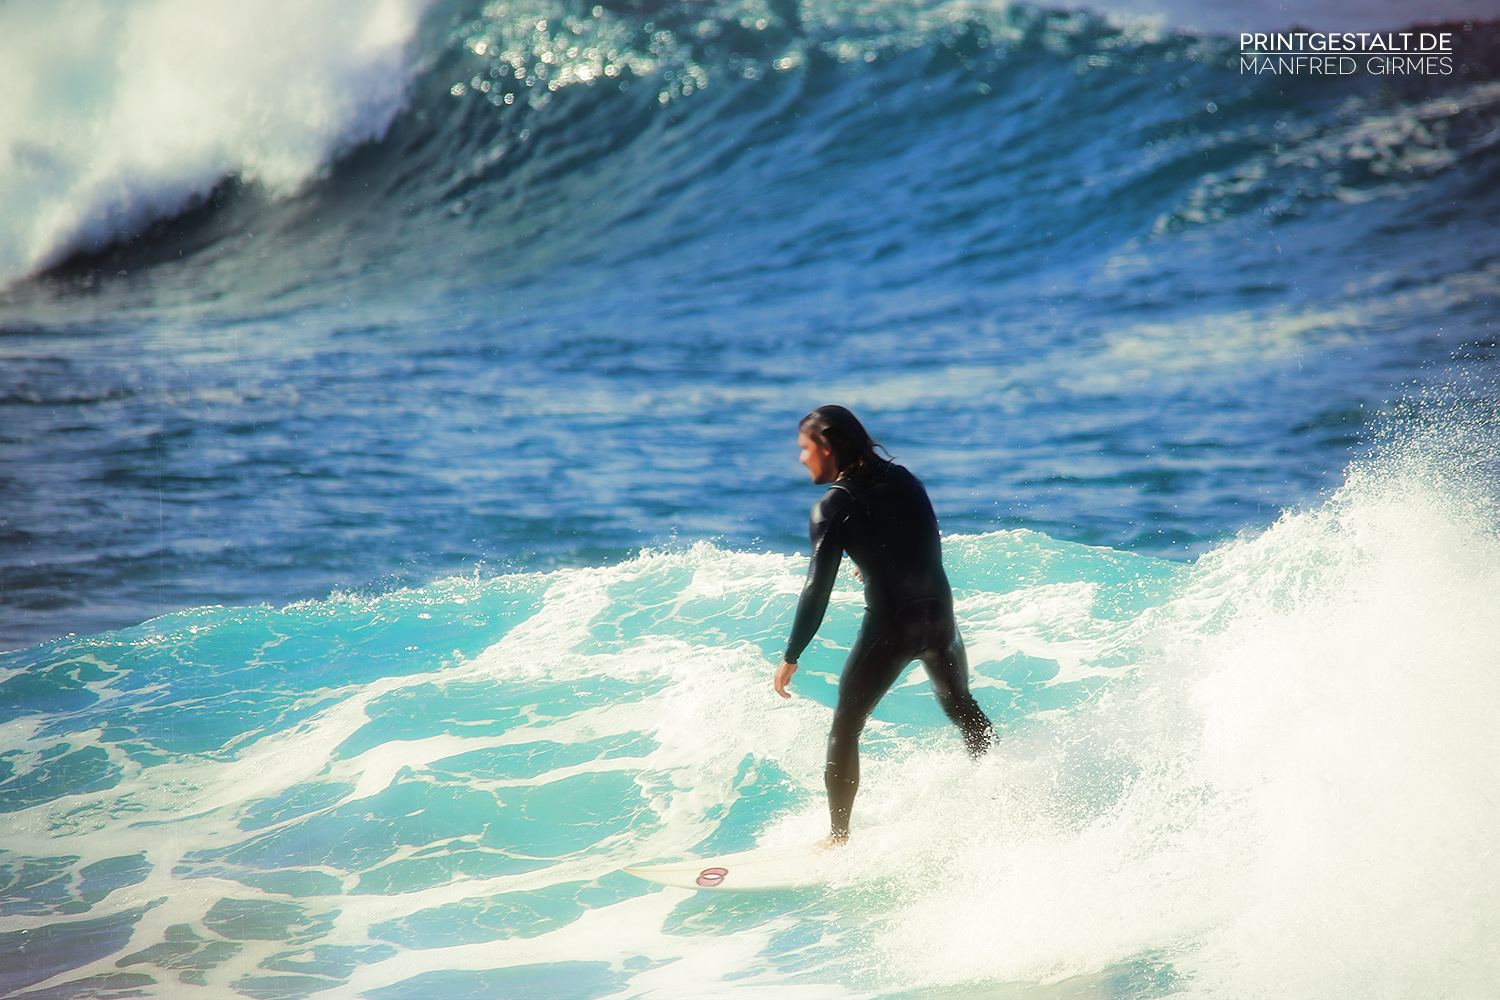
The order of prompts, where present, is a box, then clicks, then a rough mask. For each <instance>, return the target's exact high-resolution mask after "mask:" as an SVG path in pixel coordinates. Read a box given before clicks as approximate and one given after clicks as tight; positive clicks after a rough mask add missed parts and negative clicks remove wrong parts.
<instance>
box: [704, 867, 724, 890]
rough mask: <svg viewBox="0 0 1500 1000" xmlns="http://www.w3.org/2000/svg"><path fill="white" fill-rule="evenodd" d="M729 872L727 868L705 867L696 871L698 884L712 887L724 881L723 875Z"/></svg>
mask: <svg viewBox="0 0 1500 1000" xmlns="http://www.w3.org/2000/svg"><path fill="white" fill-rule="evenodd" d="M728 874H729V869H728V868H705V869H703V870H702V871H701V872H699V873H698V884H699V885H701V886H703V887H705V888H708V889H712V888H713V887H714V886H716V885H718V884H719V883H720V882H722V881H724V876H725V875H728Z"/></svg>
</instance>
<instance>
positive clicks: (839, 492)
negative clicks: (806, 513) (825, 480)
mask: <svg viewBox="0 0 1500 1000" xmlns="http://www.w3.org/2000/svg"><path fill="white" fill-rule="evenodd" d="M856 489H857V487H856V486H855V485H854V484H852V483H842V482H839V483H829V484H828V489H827V490H826V491H825V492H824V493H823V495H822V496H821V497H819V498H818V502H817V503H815V504H813V508H812V520H813V523H814V524H820V523H822V522H823V521H827V520H829V519H830V518H834V517H837V516H838V515H839V514H840V513H842V512H843V510H844V508H845V507H847V506H849V502H850V501H851V500H853V499H854V495H855V490H856Z"/></svg>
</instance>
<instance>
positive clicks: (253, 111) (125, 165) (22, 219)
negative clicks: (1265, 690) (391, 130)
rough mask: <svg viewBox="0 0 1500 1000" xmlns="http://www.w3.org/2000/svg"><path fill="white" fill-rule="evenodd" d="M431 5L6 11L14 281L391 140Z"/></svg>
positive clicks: (277, 189) (285, 0)
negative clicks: (213, 195) (227, 188)
mask: <svg viewBox="0 0 1500 1000" xmlns="http://www.w3.org/2000/svg"><path fill="white" fill-rule="evenodd" d="M428 2H429V0H376V2H374V3H363V2H357V0H311V2H298V0H267V2H265V3H260V4H255V5H248V6H232V5H231V6H225V7H221V6H217V5H215V6H212V7H209V6H204V5H201V4H195V3H192V2H191V0H147V2H144V3H138V4H131V5H129V6H126V5H119V4H110V3H106V2H103V0H93V2H74V3H67V4H58V5H41V4H10V5H6V6H4V7H0V63H3V64H4V65H5V66H6V67H7V78H8V80H7V89H8V95H7V100H6V102H5V107H4V108H3V109H0V151H3V152H0V164H3V168H0V284H5V283H9V282H12V281H15V280H17V279H19V278H22V277H24V276H26V275H28V274H31V273H34V272H35V271H38V270H41V269H44V268H46V267H48V266H51V265H54V264H57V263H59V262H60V261H61V260H62V259H64V258H65V257H67V256H68V255H70V254H72V253H75V252H79V251H85V252H86V251H98V250H100V249H103V248H104V247H106V246H107V245H108V244H109V243H111V242H113V241H115V240H117V239H119V238H121V237H124V236H129V235H132V234H133V233H135V232H136V231H138V230H139V229H140V228H141V227H142V226H143V225H145V224H147V223H149V222H150V221H152V220H154V219H158V218H162V217H168V216H171V215H174V214H176V213H179V212H181V211H183V210H185V209H187V208H190V207H191V206H192V205H193V204H194V203H195V202H196V201H201V200H202V199H203V198H204V197H205V196H207V195H208V193H209V192H210V191H212V189H213V188H214V187H215V186H217V185H219V184H220V183H222V182H223V181H224V180H226V179H228V178H239V179H240V180H242V181H244V182H248V183H250V184H253V185H255V186H257V187H259V188H260V189H262V190H264V191H266V192H268V193H270V194H271V195H273V196H279V195H284V194H289V193H292V192H295V191H296V190H298V189H299V188H300V187H301V186H303V185H305V184H306V183H307V182H308V181H309V180H311V179H313V178H315V177H316V176H317V175H318V174H319V172H320V171H321V170H322V169H323V168H324V167H325V166H326V165H327V164H328V163H329V162H331V160H332V159H333V158H334V157H335V156H337V155H338V153H339V152H340V151H342V150H344V149H347V148H349V147H351V146H354V145H358V144H359V143H361V142H365V141H368V140H370V139H374V138H378V137H379V136H381V135H383V134H384V132H385V130H386V129H387V127H388V126H389V125H390V123H391V121H392V120H393V119H394V117H395V116H396V114H397V113H398V112H399V111H400V110H401V108H402V105H403V101H404V96H405V93H406V88H407V85H408V83H409V82H410V79H411V77H412V74H413V72H414V70H415V67H414V65H413V63H412V60H411V59H410V58H409V56H408V48H409V43H410V42H411V40H412V38H413V36H414V35H415V32H416V29H417V26H418V22H419V20H420V17H421V15H422V13H423V10H424V8H425V7H426V6H427V4H428Z"/></svg>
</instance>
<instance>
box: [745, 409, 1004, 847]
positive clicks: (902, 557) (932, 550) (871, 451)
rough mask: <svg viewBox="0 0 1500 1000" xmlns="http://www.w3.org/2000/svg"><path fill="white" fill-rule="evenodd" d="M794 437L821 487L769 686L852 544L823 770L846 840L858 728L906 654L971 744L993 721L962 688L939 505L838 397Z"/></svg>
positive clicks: (972, 750) (965, 683) (789, 665)
mask: <svg viewBox="0 0 1500 1000" xmlns="http://www.w3.org/2000/svg"><path fill="white" fill-rule="evenodd" d="M797 444H798V446H799V447H800V448H801V449H802V454H801V456H800V457H799V461H800V462H801V463H802V464H803V465H804V466H806V467H807V471H808V474H809V475H811V476H812V481H813V482H814V483H817V484H819V485H827V486H828V491H827V492H826V493H824V494H823V497H822V499H820V500H819V501H818V502H817V503H816V504H814V505H813V509H812V517H811V520H810V522H809V527H808V533H809V535H810V536H811V538H812V564H811V565H810V566H809V567H808V570H807V583H806V584H805V585H804V586H803V588H802V596H801V597H800V598H798V600H797V615H796V618H795V619H794V620H793V622H792V634H791V637H790V638H789V639H788V640H787V645H786V653H785V654H784V655H783V657H782V661H781V666H779V667H777V668H776V673H775V676H774V677H773V679H772V686H773V687H775V688H776V693H777V694H779V695H781V696H782V697H783V698H790V697H791V695H789V694H788V693H787V690H786V687H787V684H788V683H789V682H790V681H791V679H792V674H793V673H795V672H796V670H797V658H798V657H800V656H801V655H802V651H803V650H804V649H806V648H807V644H808V643H809V642H811V641H812V637H813V634H814V633H815V632H817V630H818V626H819V625H820V624H821V623H822V621H823V613H824V612H825V611H826V610H827V609H828V596H829V593H830V592H831V591H832V590H833V581H834V577H835V576H837V575H838V569H839V560H840V559H841V558H842V556H843V554H844V553H845V552H847V553H849V558H850V559H852V560H854V565H855V567H856V575H857V576H858V577H859V578H860V579H861V580H862V581H863V582H864V585H865V617H864V621H863V622H862V623H861V624H860V627H859V635H858V636H856V637H855V640H854V646H853V648H851V649H850V650H849V657H848V659H847V660H845V661H844V672H843V675H842V676H841V677H840V678H839V694H838V705H837V707H836V708H835V709H834V712H833V728H832V730H831V731H830V732H829V734H828V766H827V768H826V770H825V771H824V772H823V782H824V785H825V786H826V787H827V788H828V812H829V818H830V820H831V829H830V832H829V838H828V843H830V844H842V843H844V842H845V841H846V840H848V838H849V813H850V811H851V810H852V809H853V808H854V796H855V793H856V792H858V791H859V734H860V733H861V732H862V731H863V730H864V728H865V722H866V721H868V719H869V718H870V713H871V712H872V711H874V710H875V705H876V704H877V703H878V702H879V701H880V699H881V698H883V697H884V696H885V693H886V692H887V691H889V690H890V689H891V686H892V685H893V684H895V683H896V679H897V678H898V677H900V676H901V672H902V671H903V670H905V669H906V667H907V665H908V664H910V663H911V662H912V661H913V660H921V661H922V662H923V664H925V665H926V667H927V676H928V677H930V678H931V679H932V690H933V693H934V694H935V695H937V699H938V704H939V705H941V706H942V708H943V711H944V713H946V714H947V716H948V718H949V719H950V720H952V722H953V723H954V725H956V726H958V728H959V729H960V730H961V731H962V732H963V737H964V745H965V746H967V747H968V750H969V754H970V756H972V757H975V758H978V757H980V756H982V755H983V754H984V752H985V751H986V750H988V749H989V746H990V742H991V741H992V740H993V739H994V729H993V727H992V726H991V725H990V720H989V718H988V717H987V716H986V715H985V714H984V712H983V711H982V710H981V709H980V707H979V703H978V702H976V701H975V700H974V696H973V695H971V694H970V693H969V664H968V660H967V658H966V657H965V655H964V644H963V639H962V638H960V637H959V634H958V625H957V623H956V622H955V621H954V620H953V591H952V589H951V588H950V587H949V585H948V575H947V574H946V573H944V572H943V558H942V543H941V541H940V540H939V538H938V524H937V516H936V515H935V514H933V512H932V502H931V501H930V500H928V499H927V491H926V490H925V489H924V488H923V487H922V483H921V481H920V480H919V479H917V477H916V476H914V475H912V474H911V473H910V472H908V471H907V470H906V469H905V468H903V467H901V466H899V465H897V464H896V463H895V462H892V461H890V460H889V459H886V458H882V457H881V456H880V455H878V454H876V452H875V449H876V448H878V447H879V445H877V444H876V443H875V441H873V440H872V439H871V438H870V435H869V433H868V432H867V431H866V430H865V428H864V425H862V424H861V423H860V422H859V420H858V418H856V417H855V416H854V414H853V413H850V412H849V411H848V410H847V409H845V408H844V407H842V406H820V407H818V408H817V409H816V410H813V411H812V412H811V413H809V414H808V415H807V416H805V417H803V418H802V422H801V423H800V424H798V425H797Z"/></svg>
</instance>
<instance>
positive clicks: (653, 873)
mask: <svg viewBox="0 0 1500 1000" xmlns="http://www.w3.org/2000/svg"><path fill="white" fill-rule="evenodd" d="M835 860H836V859H835V858H834V857H833V856H832V855H830V854H827V853H820V852H819V851H818V850H817V849H816V848H814V847H813V845H812V844H796V845H793V846H790V847H764V848H760V849H759V850H754V851H742V852H740V853H739V854H726V855H724V856H723V857H718V858H688V859H687V860H685V861H674V862H671V863H669V864H661V865H631V866H629V867H628V868H625V869H624V871H625V872H627V873H628V874H631V875H634V876H635V877H636V878H643V879H645V880H646V881H648V882H656V883H657V884H659V885H670V886H677V887H678V888H682V889H698V890H702V891H707V892H774V891H776V890H779V889H801V888H805V887H807V886H813V885H823V884H825V883H826V882H827V881H828V880H829V876H830V871H829V869H830V868H831V867H833V865H832V862H833V861H835Z"/></svg>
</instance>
